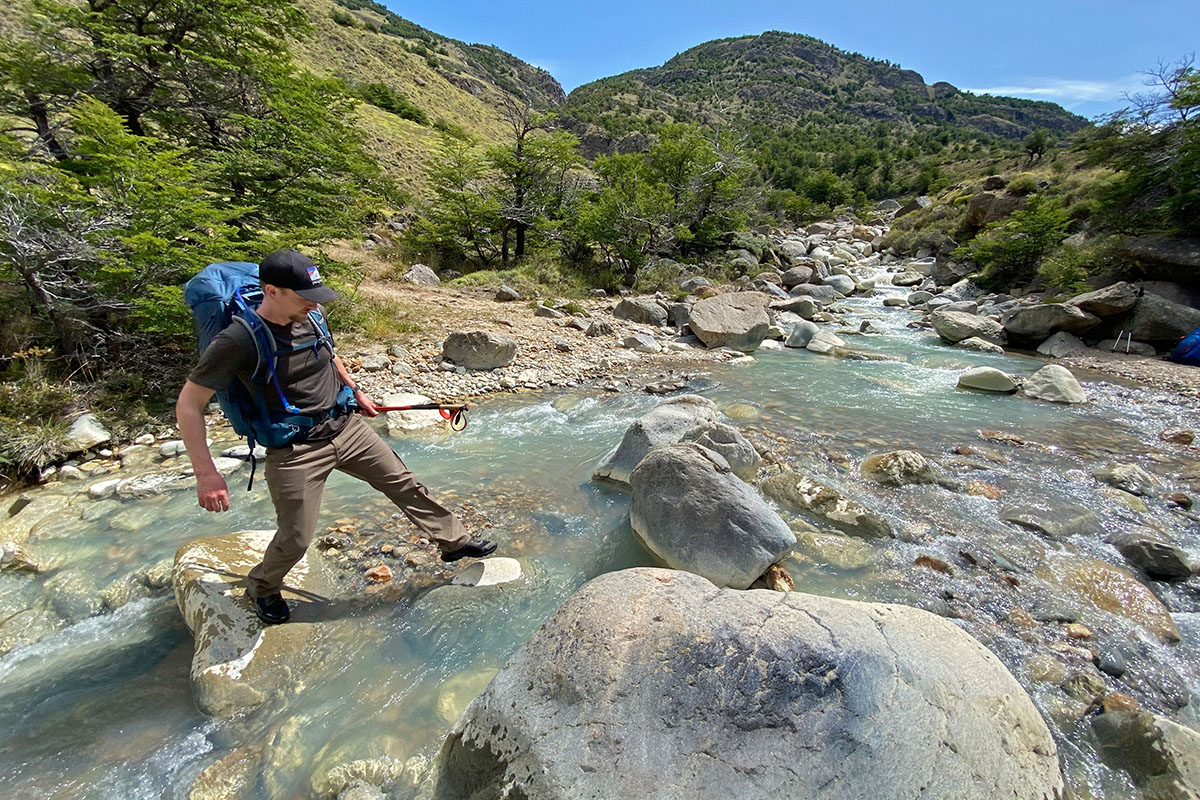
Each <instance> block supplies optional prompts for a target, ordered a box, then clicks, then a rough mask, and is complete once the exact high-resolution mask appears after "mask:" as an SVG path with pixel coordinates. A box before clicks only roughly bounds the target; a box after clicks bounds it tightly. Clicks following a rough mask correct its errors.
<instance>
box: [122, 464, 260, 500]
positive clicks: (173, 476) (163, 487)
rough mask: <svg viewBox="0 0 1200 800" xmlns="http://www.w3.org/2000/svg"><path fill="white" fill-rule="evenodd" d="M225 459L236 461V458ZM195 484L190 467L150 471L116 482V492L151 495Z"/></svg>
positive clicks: (132, 495)
mask: <svg viewBox="0 0 1200 800" xmlns="http://www.w3.org/2000/svg"><path fill="white" fill-rule="evenodd" d="M226 460H228V461H236V459H226ZM214 461H215V459H214ZM237 464H238V466H241V464H242V462H241V461H237ZM195 485H196V476H195V475H193V474H192V471H191V470H190V469H188V468H181V469H172V470H165V471H163V472H151V473H149V474H147V475H138V476H137V477H134V478H126V479H125V480H123V481H121V482H120V483H118V484H117V494H118V495H120V496H121V497H131V498H138V497H153V496H154V495H158V494H163V493H164V492H175V491H180V490H182V489H190V488H192V487H194V486H195Z"/></svg>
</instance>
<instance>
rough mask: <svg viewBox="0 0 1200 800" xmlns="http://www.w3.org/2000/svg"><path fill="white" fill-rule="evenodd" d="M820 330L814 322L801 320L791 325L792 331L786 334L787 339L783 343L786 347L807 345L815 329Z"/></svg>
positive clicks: (815, 331)
mask: <svg viewBox="0 0 1200 800" xmlns="http://www.w3.org/2000/svg"><path fill="white" fill-rule="evenodd" d="M819 330H821V329H820V328H818V327H817V324H816V323H815V322H809V321H808V320H806V319H805V320H801V321H800V322H797V323H796V324H795V325H793V326H792V332H791V333H789V334H788V338H787V341H786V342H785V343H784V344H786V345H787V346H788V347H807V346H808V343H809V342H811V341H812V338H813V336H814V335H815V334H816V333H817V331H819Z"/></svg>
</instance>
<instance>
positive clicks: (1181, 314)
mask: <svg viewBox="0 0 1200 800" xmlns="http://www.w3.org/2000/svg"><path fill="white" fill-rule="evenodd" d="M1197 327H1200V309H1197V308H1191V307H1190V306H1184V305H1180V304H1179V303H1172V302H1171V301H1170V300H1167V299H1166V298H1164V297H1159V296H1158V295H1156V294H1149V293H1147V294H1145V295H1143V296H1142V297H1141V298H1140V299H1139V300H1138V302H1137V305H1136V306H1134V307H1133V314H1132V316H1131V317H1130V318H1129V322H1128V323H1126V329H1125V332H1126V333H1127V334H1129V335H1131V336H1132V337H1133V338H1134V339H1136V340H1137V341H1139V342H1150V343H1161V344H1163V345H1170V346H1172V347H1173V346H1175V344H1176V343H1177V342H1178V341H1179V340H1180V339H1182V338H1183V337H1184V336H1187V335H1188V334H1189V333H1191V332H1192V331H1193V330H1195V329H1196V328H1197Z"/></svg>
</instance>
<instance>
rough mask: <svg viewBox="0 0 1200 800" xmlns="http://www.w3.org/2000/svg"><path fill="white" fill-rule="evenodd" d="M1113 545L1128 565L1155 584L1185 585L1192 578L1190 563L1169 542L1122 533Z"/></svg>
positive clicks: (1181, 551) (1142, 535) (1113, 538)
mask: <svg viewBox="0 0 1200 800" xmlns="http://www.w3.org/2000/svg"><path fill="white" fill-rule="evenodd" d="M1110 541H1111V542H1112V543H1113V545H1114V546H1115V547H1116V548H1117V550H1118V551H1120V553H1121V555H1123V556H1125V558H1126V559H1128V560H1129V563H1131V564H1133V565H1134V566H1136V567H1138V568H1139V569H1141V570H1142V571H1143V572H1145V573H1146V574H1147V575H1149V576H1150V577H1151V578H1154V579H1155V580H1163V581H1185V580H1187V579H1188V578H1190V577H1192V564H1191V559H1189V558H1188V555H1187V553H1185V552H1184V551H1183V550H1181V549H1180V548H1178V547H1176V546H1175V545H1173V544H1171V543H1169V542H1165V541H1163V540H1162V539H1159V538H1157V537H1154V536H1150V535H1147V534H1144V533H1120V534H1117V535H1116V536H1114V537H1112V539H1111V540H1110Z"/></svg>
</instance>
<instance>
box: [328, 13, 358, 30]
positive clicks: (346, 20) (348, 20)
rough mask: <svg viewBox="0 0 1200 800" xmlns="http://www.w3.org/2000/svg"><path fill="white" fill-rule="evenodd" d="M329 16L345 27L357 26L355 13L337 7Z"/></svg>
mask: <svg viewBox="0 0 1200 800" xmlns="http://www.w3.org/2000/svg"><path fill="white" fill-rule="evenodd" d="M329 18H330V19H332V20H333V21H334V22H336V23H337V24H338V25H341V26H342V27H343V28H353V27H354V26H355V25H354V15H353V14H350V13H348V12H345V11H339V10H338V9H336V8H335V9H334V10H333V11H331V12H329Z"/></svg>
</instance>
